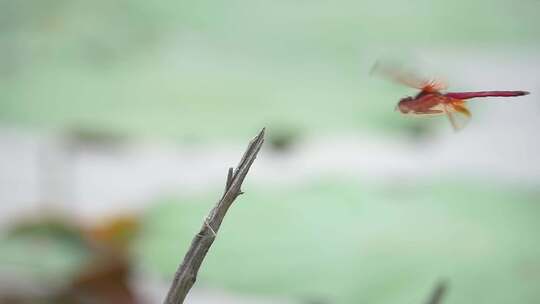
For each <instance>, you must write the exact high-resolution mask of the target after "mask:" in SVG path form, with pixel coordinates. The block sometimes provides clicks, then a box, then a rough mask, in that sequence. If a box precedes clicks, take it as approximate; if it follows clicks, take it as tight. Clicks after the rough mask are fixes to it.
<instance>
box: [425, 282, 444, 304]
mask: <svg viewBox="0 0 540 304" xmlns="http://www.w3.org/2000/svg"><path fill="white" fill-rule="evenodd" d="M447 289H448V283H447V282H446V281H439V283H437V285H436V286H435V289H433V291H432V292H431V295H430V296H429V298H428V300H427V301H426V304H440V303H442V299H443V297H444V294H445V293H446V290H447Z"/></svg>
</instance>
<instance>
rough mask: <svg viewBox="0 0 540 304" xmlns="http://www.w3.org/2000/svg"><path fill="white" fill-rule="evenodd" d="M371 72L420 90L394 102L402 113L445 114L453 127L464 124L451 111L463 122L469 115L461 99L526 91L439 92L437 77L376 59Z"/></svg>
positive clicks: (440, 88) (502, 95)
mask: <svg viewBox="0 0 540 304" xmlns="http://www.w3.org/2000/svg"><path fill="white" fill-rule="evenodd" d="M372 72H376V73H379V74H382V75H383V76H385V77H387V78H390V79H391V80H393V81H396V82H398V83H401V84H404V85H406V86H409V87H412V88H416V89H419V90H420V92H419V93H418V94H417V95H416V96H414V97H411V96H409V97H405V98H402V99H401V100H400V101H399V103H398V104H397V106H396V110H399V111H400V112H401V113H403V114H412V115H422V116H426V115H446V116H447V117H448V119H449V120H450V123H451V124H452V127H453V128H454V130H456V131H457V130H459V129H461V128H462V127H464V126H465V124H459V123H458V120H457V119H456V117H455V115H456V114H457V115H460V116H461V117H462V118H464V120H463V121H464V122H466V121H468V119H470V117H471V112H470V111H469V109H467V106H466V105H465V101H466V100H467V99H471V98H477V97H515V96H523V95H527V94H529V92H527V91H480V92H455V93H441V90H445V89H446V85H445V84H444V83H443V82H442V81H439V80H425V79H422V78H420V77H418V76H416V75H414V74H412V73H409V72H406V71H404V70H399V69H396V68H392V67H389V66H384V65H380V64H378V63H376V64H375V66H374V67H373V69H372Z"/></svg>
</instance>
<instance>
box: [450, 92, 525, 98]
mask: <svg viewBox="0 0 540 304" xmlns="http://www.w3.org/2000/svg"><path fill="white" fill-rule="evenodd" d="M527 94H529V92H527V91H481V92H456V93H446V94H444V96H447V97H451V98H456V99H469V98H476V97H516V96H523V95H527Z"/></svg>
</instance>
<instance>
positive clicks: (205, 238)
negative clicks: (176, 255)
mask: <svg viewBox="0 0 540 304" xmlns="http://www.w3.org/2000/svg"><path fill="white" fill-rule="evenodd" d="M264 131H265V129H262V130H261V132H260V133H259V135H257V137H255V138H254V139H253V140H251V142H250V143H249V145H248V148H247V150H246V152H245V153H244V156H242V159H241V160H240V163H239V164H238V166H237V167H236V169H234V170H233V168H229V171H228V172H227V181H226V184H225V193H223V196H222V197H221V199H220V200H219V202H218V203H217V204H216V206H214V208H213V209H212V210H211V211H210V213H209V214H208V216H207V217H206V219H205V220H204V223H203V225H202V227H201V230H200V231H199V233H197V234H196V235H195V237H194V238H193V241H191V246H190V247H189V249H188V251H187V253H186V255H185V256H184V260H183V261H182V264H180V266H179V267H178V270H177V271H176V274H175V275H174V280H173V282H172V285H171V288H170V289H169V292H168V294H167V298H166V299H165V302H164V303H165V304H180V303H183V302H184V299H185V298H186V295H187V293H188V292H189V290H190V289H191V287H192V286H193V284H194V283H195V280H196V279H197V272H198V271H199V268H200V267H201V264H202V261H203V260H204V257H205V256H206V253H207V252H208V250H209V249H210V246H212V243H213V242H214V239H215V238H216V233H217V232H218V231H219V227H220V226H221V222H222V221H223V218H224V217H225V214H226V213H227V210H228V209H229V207H230V206H231V205H232V203H233V202H234V200H235V199H236V198H237V197H238V196H239V195H240V194H242V193H243V192H242V191H241V187H242V183H243V181H244V178H245V177H246V175H247V173H248V171H249V168H250V167H251V164H252V163H253V161H254V160H255V158H256V157H257V154H258V153H259V150H260V149H261V146H262V144H263V142H264Z"/></svg>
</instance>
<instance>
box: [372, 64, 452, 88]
mask: <svg viewBox="0 0 540 304" xmlns="http://www.w3.org/2000/svg"><path fill="white" fill-rule="evenodd" d="M374 73H376V74H379V75H382V76H384V77H386V78H388V79H390V80H392V81H394V82H397V83H400V84H403V85H406V86H408V87H411V88H415V89H419V90H423V91H427V92H435V91H440V90H444V89H446V84H445V83H444V82H443V81H442V80H439V79H432V80H429V79H425V78H422V77H420V76H418V75H417V74H415V73H413V72H411V71H408V70H405V69H403V68H400V67H398V66H395V65H390V64H385V63H381V62H378V61H377V62H376V63H375V64H374V65H373V68H371V72H370V74H374Z"/></svg>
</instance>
